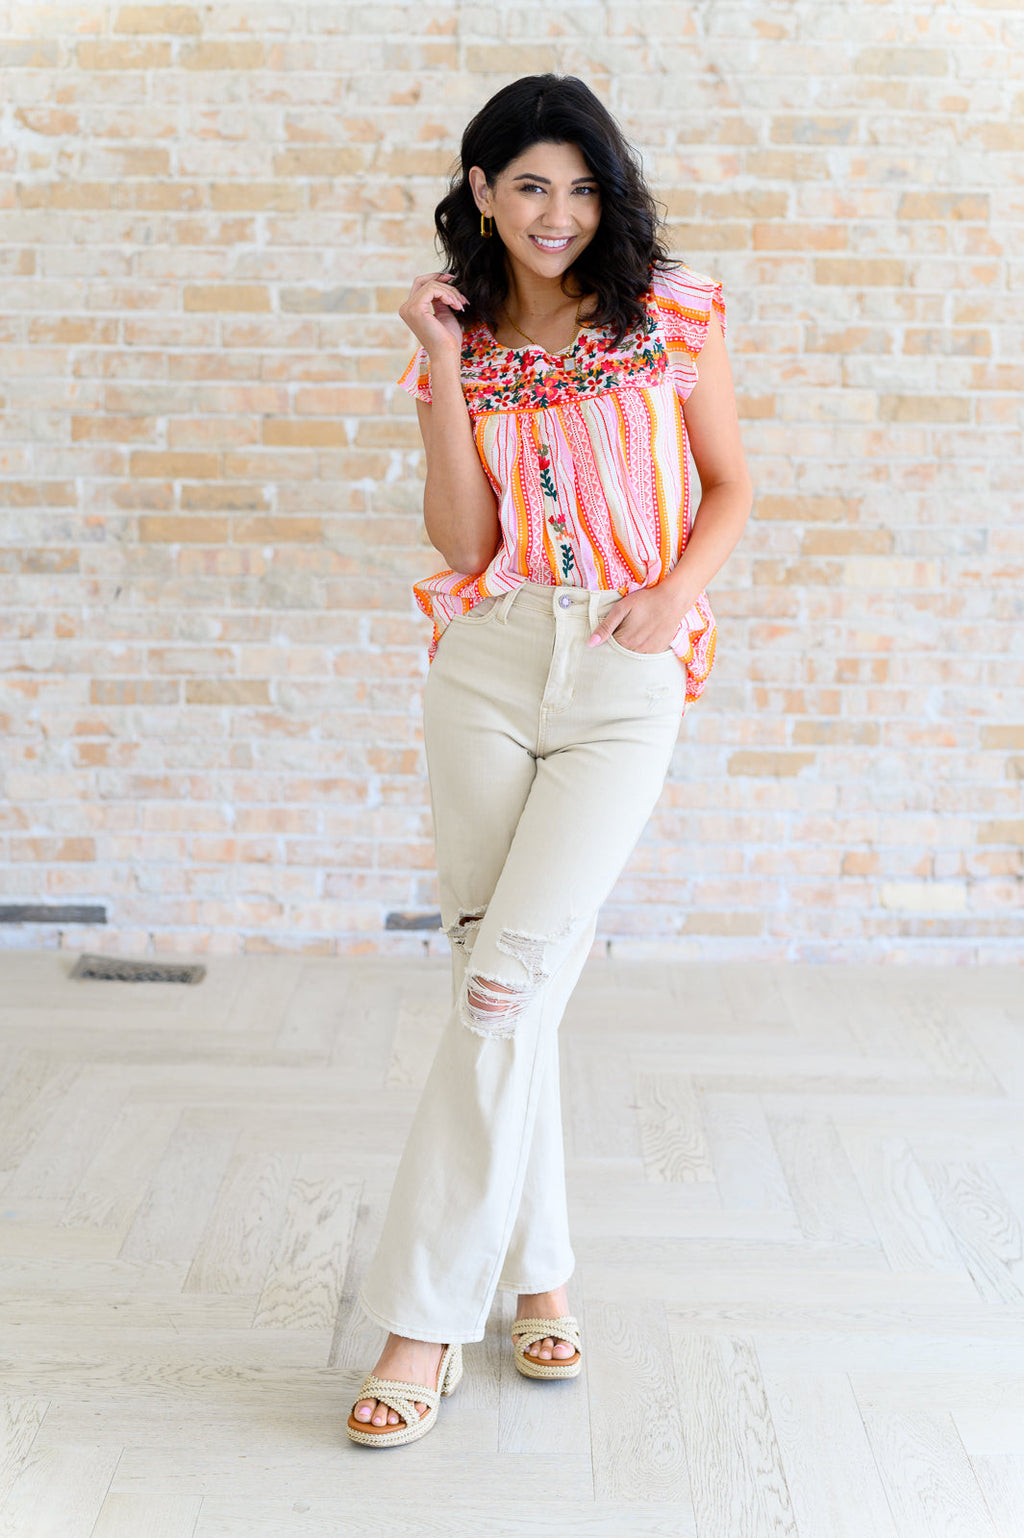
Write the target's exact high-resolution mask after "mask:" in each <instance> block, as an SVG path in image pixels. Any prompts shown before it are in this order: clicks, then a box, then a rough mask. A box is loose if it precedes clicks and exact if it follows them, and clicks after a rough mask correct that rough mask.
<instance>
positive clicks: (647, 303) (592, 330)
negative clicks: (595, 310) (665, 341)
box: [475, 284, 654, 363]
mask: <svg viewBox="0 0 1024 1538" xmlns="http://www.w3.org/2000/svg"><path fill="white" fill-rule="evenodd" d="M653 296H654V288H653V284H649V285H648V287H647V289H646V290H645V291H644V293H643V294H642V295H641V299H642V302H643V306H644V309H645V311H647V313H648V314H650V308H651V303H652V300H653ZM475 327H476V329H478V330H479V331H480V332H481V333H482V335H483V337H484V339H485V340H486V342H487V345H488V346H489V347H491V348H493V349H494V351H495V352H500V353H507V354H512V355H516V356H518V354H520V353H528V352H535V353H539V355H540V356H541V357H542V358H550V359H551V361H552V362H553V363H557V362H559V361H562V362H564V361H565V359H566V358H571V357H572V355H573V353H574V352H575V351H576V349H577V348H578V347H579V345H580V342H581V341H582V340H583V337H584V334H585V333H586V335H587V336H588V338H589V337H590V336H591V335H595V336H596V335H597V333H598V332H599V331H607V329H608V328H607V327H606V326H601V327H594V326H581V327H580V329H579V330H578V331H577V333H576V335H575V336H574V337H573V339H572V341H571V342H570V344H569V346H568V347H567V348H566V349H565V351H564V352H546V351H545V350H544V348H543V347H540V346H538V345H537V343H535V342H528V343H527V345H526V346H525V347H505V346H504V345H503V344H502V343H501V342H499V341H497V339H496V338H495V337H494V336H493V335H492V334H491V331H490V330H489V328H488V327H487V326H486V325H485V323H484V322H483V320H478V321H476V322H475Z"/></svg>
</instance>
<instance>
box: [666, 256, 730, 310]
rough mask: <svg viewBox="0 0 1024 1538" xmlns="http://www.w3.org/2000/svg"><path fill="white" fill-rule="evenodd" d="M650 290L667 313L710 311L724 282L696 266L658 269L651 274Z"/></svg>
mask: <svg viewBox="0 0 1024 1538" xmlns="http://www.w3.org/2000/svg"><path fill="white" fill-rule="evenodd" d="M651 293H652V294H653V296H654V300H655V303H656V304H657V306H658V309H659V310H662V311H665V312H666V313H672V312H673V311H679V310H684V311H686V310H688V311H690V312H691V313H692V312H695V311H697V312H700V311H702V312H703V313H704V314H707V312H708V309H709V308H710V306H711V304H712V303H713V301H714V300H715V299H716V298H720V297H721V293H722V284H721V280H720V279H719V278H713V277H711V276H710V275H709V274H708V273H706V272H698V271H697V270H696V268H694V267H687V266H685V265H684V266H681V267H677V268H673V269H671V270H669V269H667V268H655V270H654V272H653V273H652V275H651Z"/></svg>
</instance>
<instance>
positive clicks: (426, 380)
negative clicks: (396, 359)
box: [397, 344, 433, 403]
mask: <svg viewBox="0 0 1024 1538" xmlns="http://www.w3.org/2000/svg"><path fill="white" fill-rule="evenodd" d="M397 383H398V384H400V385H401V386H402V389H403V390H406V391H407V392H408V393H409V394H410V395H411V396H412V397H413V398H414V400H418V401H427V402H428V403H429V402H430V401H432V400H433V396H432V395H431V393H430V359H429V357H428V356H427V349H426V348H425V347H424V346H422V344H421V345H420V346H419V347H417V349H416V351H415V352H414V353H413V355H412V357H411V358H410V359H409V362H408V363H407V364H406V366H405V368H404V369H403V371H402V373H401V374H400V376H399V378H398V380H397Z"/></svg>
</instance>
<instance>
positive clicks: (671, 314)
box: [398, 267, 725, 705]
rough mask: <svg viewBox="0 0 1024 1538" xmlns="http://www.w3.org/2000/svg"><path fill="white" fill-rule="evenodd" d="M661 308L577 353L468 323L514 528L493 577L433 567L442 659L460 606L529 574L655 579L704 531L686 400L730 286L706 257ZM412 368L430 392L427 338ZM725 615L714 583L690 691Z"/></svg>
mask: <svg viewBox="0 0 1024 1538" xmlns="http://www.w3.org/2000/svg"><path fill="white" fill-rule="evenodd" d="M644 307H645V312H646V313H645V316H644V319H643V320H642V321H641V322H640V323H639V325H638V326H637V327H636V329H635V330H634V331H632V332H630V333H628V334H627V335H626V336H625V337H623V339H622V342H621V343H620V344H619V345H618V346H617V347H616V346H615V345H614V343H613V340H612V337H611V332H610V329H608V328H596V329H584V330H582V331H580V332H579V334H578V336H577V337H576V340H575V342H574V343H573V345H572V347H570V348H569V349H568V351H567V352H565V353H564V354H559V355H552V354H550V353H545V352H544V351H543V349H542V348H540V347H537V346H533V345H531V346H526V347H516V348H508V347H501V346H499V344H498V343H497V342H496V341H495V340H494V338H493V337H492V335H491V334H490V332H489V331H488V330H487V328H486V326H484V324H483V323H482V322H480V321H477V322H471V323H470V324H469V325H468V326H467V327H466V329H465V331H464V332H463V346H462V391H463V394H464V396H465V398H466V405H467V407H468V409H469V415H470V419H471V421H472V424H473V429H474V432H475V436H476V447H477V452H478V453H479V455H480V459H481V462H482V464H483V467H484V470H485V471H486V473H487V477H488V479H489V481H490V483H491V485H492V486H493V487H494V491H495V494H496V496H497V498H498V516H499V519H500V522H501V532H502V543H501V548H500V549H499V550H498V551H497V553H496V555H495V556H494V559H493V560H492V561H491V563H490V565H489V566H488V567H487V569H486V571H483V572H481V573H480V575H479V576H466V575H464V574H462V573H459V572H456V571H451V570H445V571H440V572H437V573H436V574H435V575H434V576H432V577H428V578H425V579H424V580H423V581H422V582H417V583H416V584H415V585H414V587H413V593H414V594H415V597H416V601H417V603H418V604H419V606H420V608H421V609H422V610H423V612H424V614H426V615H427V616H428V618H430V619H432V620H433V622H434V634H433V638H432V640H431V644H430V658H431V660H433V657H434V654H435V652H436V650H437V643H438V641H439V640H440V637H441V632H442V631H443V630H444V628H445V626H446V625H447V624H448V622H449V620H451V619H453V618H454V617H455V616H456V615H459V614H466V613H468V612H469V610H470V609H471V608H472V607H473V605H474V604H475V603H478V602H479V601H480V599H482V598H486V597H490V596H497V595H499V594H501V593H507V592H509V591H510V590H511V589H513V588H515V587H518V586H519V584H520V583H521V582H523V581H530V582H542V583H548V584H551V585H559V584H564V585H569V586H573V587H584V588H588V589H602V590H607V589H612V588H614V589H617V590H618V591H619V592H620V593H622V594H623V595H625V594H626V593H630V592H635V591H636V590H637V589H638V588H642V587H653V586H654V585H655V583H657V582H659V581H660V580H661V579H662V577H664V576H665V575H667V573H668V572H669V571H671V569H672V567H673V566H674V565H675V563H676V561H677V560H678V559H679V555H680V553H681V552H682V550H683V549H684V548H685V546H686V542H687V540H688V538H689V535H690V525H691V519H690V475H689V445H688V439H687V434H686V423H685V421H684V419H683V413H682V409H681V407H682V402H683V401H685V400H686V398H687V396H688V395H689V394H690V391H691V390H692V389H693V387H694V385H695V384H696V383H697V366H696V361H697V358H698V356H699V355H700V352H701V349H702V348H703V346H704V342H705V340H706V338H707V331H708V324H709V321H710V318H711V312H712V309H714V310H716V311H717V313H718V316H719V320H720V323H721V326H722V331H723V334H724V332H725V301H724V298H723V295H722V285H721V283H720V282H719V281H718V280H717V279H715V278H710V277H706V276H705V275H704V274H702V273H699V272H695V271H694V270H693V268H691V267H682V268H680V269H679V270H674V271H664V272H663V271H655V272H654V273H653V274H652V278H651V284H650V287H649V289H648V291H647V293H646V295H645V296H644ZM398 383H399V384H400V385H401V386H402V388H403V389H404V390H407V391H408V393H409V394H410V395H412V396H414V397H415V398H416V399H418V400H423V401H429V400H430V399H431V394H430V360H429V358H428V356H427V352H426V349H425V348H424V347H418V348H417V350H416V352H415V353H414V354H413V356H412V358H411V359H410V361H409V363H408V365H407V366H406V368H405V369H404V371H403V373H402V375H401V377H400V378H399V380H398ZM715 638H716V625H715V618H714V615H713V614H712V612H711V607H710V604H709V603H708V599H707V594H706V593H704V592H701V593H700V594H699V595H698V596H697V598H696V599H695V600H694V603H693V606H692V607H691V608H690V609H688V610H687V612H686V614H685V615H684V616H683V619H682V621H681V623H680V625H679V629H678V630H677V631H676V634H675V636H674V637H673V639H672V642H671V647H672V650H673V651H674V652H675V653H676V655H677V656H678V658H679V660H680V662H681V663H682V664H683V666H684V667H685V669H686V703H687V705H689V703H690V701H691V700H695V699H697V698H698V697H699V696H700V695H701V694H702V693H703V692H704V686H705V684H706V682H707V678H708V674H709V673H710V671H711V666H712V663H713V661H714V655H715Z"/></svg>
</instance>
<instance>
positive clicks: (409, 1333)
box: [356, 1292, 484, 1346]
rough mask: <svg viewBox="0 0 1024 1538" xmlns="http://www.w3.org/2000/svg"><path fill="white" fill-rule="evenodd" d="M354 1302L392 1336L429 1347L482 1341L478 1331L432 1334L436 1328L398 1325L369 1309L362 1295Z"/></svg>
mask: <svg viewBox="0 0 1024 1538" xmlns="http://www.w3.org/2000/svg"><path fill="white" fill-rule="evenodd" d="M356 1301H357V1303H358V1304H359V1306H360V1307H361V1308H362V1310H363V1312H364V1313H366V1314H368V1315H369V1316H370V1318H371V1319H372V1320H373V1322H374V1324H379V1325H381V1326H382V1327H383V1328H384V1329H385V1330H389V1331H390V1332H391V1334H392V1335H404V1336H405V1338H406V1339H407V1340H424V1341H426V1342H427V1344H428V1345H431V1346H468V1345H472V1344H473V1343H474V1342H475V1341H478V1340H483V1338H484V1331H483V1330H478V1331H473V1330H445V1331H444V1332H443V1333H442V1334H440V1335H438V1334H436V1333H434V1330H435V1329H436V1327H428V1329H427V1331H426V1332H424V1330H423V1329H422V1328H421V1327H420V1326H418V1325H415V1326H414V1325H408V1324H398V1323H396V1322H395V1320H394V1319H387V1318H385V1316H384V1315H383V1314H379V1313H378V1312H377V1310H376V1309H375V1308H371V1307H370V1305H369V1303H367V1301H366V1299H365V1298H364V1297H363V1295H362V1293H361V1292H360V1293H357V1294H356Z"/></svg>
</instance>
